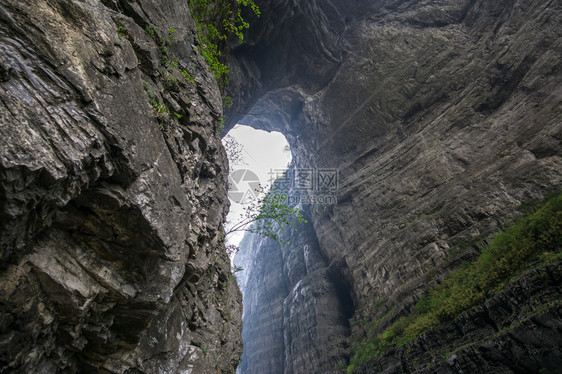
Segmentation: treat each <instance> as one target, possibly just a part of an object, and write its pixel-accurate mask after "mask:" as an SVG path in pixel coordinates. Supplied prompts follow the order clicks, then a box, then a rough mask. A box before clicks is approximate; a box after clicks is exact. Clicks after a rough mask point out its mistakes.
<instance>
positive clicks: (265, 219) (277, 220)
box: [225, 187, 307, 252]
mask: <svg viewBox="0 0 562 374" xmlns="http://www.w3.org/2000/svg"><path fill="white" fill-rule="evenodd" d="M256 192H257V193H258V195H260V196H262V197H260V198H258V199H257V200H256V201H255V202H253V203H251V204H249V205H248V206H247V207H246V208H245V210H244V213H242V215H241V217H240V220H239V221H238V222H236V223H234V224H233V225H232V227H231V228H230V229H229V230H228V231H227V232H226V234H225V237H227V236H228V235H230V234H233V233H235V232H240V231H246V232H251V233H254V234H257V235H260V236H262V237H265V238H271V239H273V240H275V241H277V242H279V243H281V244H286V242H285V241H283V240H282V239H281V236H280V235H281V233H282V232H284V231H285V230H287V229H292V230H297V225H298V224H299V223H306V222H307V221H306V220H305V219H304V217H303V214H302V211H301V210H300V209H299V208H298V207H294V208H292V207H291V206H289V205H288V204H287V203H288V194H287V193H286V192H279V191H276V190H270V191H268V192H265V190H264V188H263V187H260V188H259V189H258V190H257V191H256ZM227 247H228V249H229V252H235V251H237V250H238V248H237V247H236V246H227Z"/></svg>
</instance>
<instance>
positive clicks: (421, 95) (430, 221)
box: [229, 0, 562, 373]
mask: <svg viewBox="0 0 562 374" xmlns="http://www.w3.org/2000/svg"><path fill="white" fill-rule="evenodd" d="M260 5H261V7H262V17H261V18H260V19H259V20H257V21H256V22H257V23H256V25H255V27H254V28H253V31H251V32H250V35H249V36H248V37H247V38H246V40H247V42H246V43H244V44H242V45H241V46H239V47H238V48H236V49H234V50H233V53H232V55H233V59H234V69H233V70H234V71H235V75H234V77H233V79H232V85H231V88H230V92H231V95H232V96H233V98H235V100H234V102H235V103H238V104H237V106H235V107H234V108H232V109H231V111H230V113H229V118H230V122H231V123H230V125H232V124H234V123H243V124H248V125H251V126H254V127H256V128H261V129H266V130H276V131H281V132H282V133H284V134H285V136H286V137H287V139H288V141H289V143H290V144H291V148H292V151H293V153H294V157H295V159H297V160H298V162H299V164H300V165H301V166H302V167H303V168H308V169H313V170H318V169H337V170H339V189H338V193H337V204H333V205H325V204H324V205H322V204H316V205H313V206H312V207H311V212H310V215H311V219H310V222H311V223H312V225H313V228H314V230H313V231H314V235H313V236H312V237H311V238H309V239H307V240H312V238H315V239H314V240H316V239H317V240H318V248H319V253H320V254H321V256H319V257H320V258H322V260H321V261H320V264H321V265H320V266H324V264H327V269H328V270H329V271H330V272H333V273H335V274H341V275H342V277H343V280H344V281H343V282H342V284H345V285H346V287H347V289H348V293H349V294H350V296H351V299H352V301H353V312H352V314H353V316H354V318H353V319H352V323H351V331H352V339H351V342H353V341H360V340H361V339H362V337H364V336H365V335H364V334H365V332H366V331H367V330H368V328H369V327H370V326H371V325H372V324H373V323H374V321H377V320H380V319H381V318H382V317H383V316H386V318H385V319H384V322H383V323H381V324H380V325H379V327H378V330H377V331H379V332H380V331H382V330H383V329H384V328H386V327H387V326H388V324H389V323H391V322H392V321H395V320H396V319H397V318H398V317H400V316H402V315H405V314H407V313H408V312H409V311H410V310H411V308H412V306H413V304H414V303H415V302H416V301H417V300H418V299H419V297H420V296H421V295H422V294H423V293H424V292H425V291H426V290H427V289H428V288H430V287H432V286H433V285H434V284H435V282H436V281H439V280H440V279H441V278H442V277H443V276H444V274H446V273H447V272H448V271H450V270H451V269H452V268H455V267H456V266H458V265H459V264H460V263H461V262H462V261H463V260H470V259H473V258H474V256H475V255H476V254H478V252H479V250H480V249H481V247H482V246H483V245H485V241H484V239H487V238H489V237H490V236H491V235H492V234H493V233H495V232H498V231H500V229H501V227H503V225H504V224H506V223H508V222H510V221H511V220H513V219H514V218H515V217H516V216H518V215H520V214H521V212H520V211H519V210H518V209H517V208H518V207H519V206H520V205H521V204H522V203H525V202H528V201H533V200H540V199H542V198H544V197H546V196H548V195H550V194H551V193H555V192H557V191H559V190H560V188H561V185H562V183H561V182H562V176H561V174H560V170H562V157H561V156H562V154H561V151H562V147H561V141H562V113H561V107H562V106H561V96H560V89H561V87H562V75H561V73H560V71H561V65H560V61H561V60H562V59H561V57H562V49H561V44H560V43H561V40H562V39H561V32H560V27H559V25H560V23H561V21H562V9H561V5H560V4H559V3H558V2H555V1H538V0H536V1H525V2H522V1H515V0H501V1H495V2H489V1H483V0H465V1H422V2H419V1H408V0H400V1H382V0H381V1H361V0H358V1H337V0H333V1H314V0H311V1H306V2H292V1H278V2H269V1H265V0H264V1H261V2H260ZM307 240H305V241H307ZM466 243H476V244H473V245H466ZM252 248H253V247H252ZM242 250H244V249H242ZM250 251H251V252H253V253H255V254H256V256H257V255H258V254H260V256H262V255H263V256H264V257H263V258H262V257H259V256H258V257H257V258H255V259H254V260H253V261H254V263H255V264H258V263H263V266H264V268H267V269H269V270H267V273H268V275H267V276H268V279H269V280H270V281H269V282H267V283H265V282H263V281H262V282H261V283H259V282H257V281H253V282H252V281H251V278H250V279H249V280H248V282H249V283H248V284H245V288H244V289H245V290H248V291H246V293H245V297H246V300H250V301H248V302H250V303H251V305H260V308H263V309H264V310H267V308H268V306H271V307H272V308H271V313H270V316H269V317H268V320H269V321H277V323H279V321H281V320H284V319H285V318H286V317H287V316H288V314H286V313H287V311H285V310H281V309H280V308H279V303H280V300H279V298H280V296H279V295H280V293H276V294H275V295H276V296H275V297H273V296H272V297H271V298H269V297H268V296H267V295H265V294H264V292H265V290H263V289H262V288H261V287H266V285H267V288H268V289H277V288H279V289H283V287H285V291H286V293H287V295H288V292H290V290H291V289H292V288H291V287H292V286H287V285H286V283H283V282H286V281H285V279H287V276H288V274H289V273H290V272H291V271H292V270H290V269H289V270H288V269H287V268H286V267H281V266H272V267H268V266H270V265H268V261H271V262H273V261H276V263H281V262H279V261H280V259H279V258H277V257H279V255H268V256H269V257H268V256H266V255H265V253H266V251H264V252H262V251H260V250H258V249H251V250H250ZM276 256H277V257H276ZM275 269H277V270H276V271H277V273H274V271H275ZM305 278H306V276H303V277H301V278H299V279H297V280H296V283H298V282H299V280H304V279H305ZM256 279H257V278H256ZM275 280H278V282H279V283H274V281H275ZM296 283H294V284H296ZM556 290H557V291H556V292H558V291H559V289H556ZM285 297H286V299H284V302H289V301H288V300H290V299H291V298H290V297H288V296H285ZM529 302H530V301H529ZM380 305H386V306H387V307H383V308H381V307H380ZM308 307H309V306H307V305H306V303H302V304H301V305H300V307H299V308H296V309H295V310H293V311H291V313H300V314H302V315H305V314H306V313H308V312H310V310H308V309H307V308H308ZM557 308H558V307H557ZM312 313H313V314H314V315H315V316H319V315H320V314H321V312H319V311H317V312H312ZM548 313H549V314H548V316H549V317H548V319H550V321H551V322H549V323H551V324H553V325H552V326H554V325H558V324H559V310H558V309H554V310H551V311H550V312H548ZM249 315H250V314H247V316H249ZM248 318H249V317H248ZM360 321H365V324H366V325H367V327H364V326H363V325H362V323H361V322H360ZM264 323H265V322H264ZM267 323H269V322H267ZM245 326H246V328H249V326H252V327H251V329H252V330H260V327H264V326H265V325H262V322H260V320H258V319H254V320H253V319H248V320H245ZM278 326H279V325H278ZM299 328H300V327H299ZM299 328H297V327H293V325H283V329H284V331H283V334H281V332H280V331H278V330H275V332H273V331H272V332H271V333H266V331H267V330H265V329H262V330H261V331H264V332H263V333H264V334H267V336H268V337H261V341H262V344H261V346H264V345H266V343H267V345H270V346H276V347H282V348H283V352H284V354H283V357H287V355H289V354H290V352H291V347H292V345H293V344H295V341H294V340H283V341H281V340H280V339H281V336H287V335H289V336H293V335H295V334H297V335H298V333H299ZM530 331H533V329H531V330H530ZM555 331H556V332H555V334H556V335H557V336H559V333H560V330H559V329H558V330H555ZM244 334H246V333H244ZM530 334H532V332H531V333H530ZM538 334H539V333H538ZM539 335H540V334H539ZM320 340H321V339H320ZM539 340H540V339H539ZM303 341H304V340H303ZM541 341H543V340H541ZM442 342H445V340H442ZM519 343H520V346H519V347H520V350H519V351H517V350H515V351H517V352H521V354H522V355H527V356H528V357H531V358H530V359H529V360H530V361H533V360H534V361H536V362H541V360H543V356H542V354H541V353H540V352H542V351H541V350H540V349H539V350H532V349H527V348H525V347H529V346H528V345H527V343H525V342H519ZM519 343H518V340H517V339H514V340H511V341H510V343H509V344H515V345H517V344H519ZM443 344H445V345H444V346H443V347H442V348H443V350H446V349H447V348H448V349H450V350H453V347H451V346H448V345H449V344H453V343H450V341H449V342H448V343H443ZM463 344H464V343H463ZM537 344H539V345H540V344H542V343H537ZM545 344H546V343H545ZM301 347H302V349H304V351H301V352H300V353H299V354H300V355H301V356H304V355H306V354H307V352H309V353H310V356H309V357H313V358H312V359H311V360H312V361H311V363H309V364H307V365H308V366H301V367H302V368H303V369H302V370H303V371H299V370H300V369H299V368H298V367H292V368H289V366H288V365H289V364H290V362H288V361H285V363H284V364H283V366H277V367H276V371H272V372H276V373H282V372H284V373H293V372H294V373H298V372H303V373H304V372H307V371H306V370H307V369H304V368H305V367H306V368H309V367H318V368H323V367H325V366H324V365H326V363H327V362H328V361H329V360H330V359H329V357H330V356H329V355H321V356H314V355H313V354H312V353H313V352H315V351H317V350H318V349H319V348H318V347H319V346H318V345H317V344H315V343H311V344H308V345H306V344H303V345H302V346H301ZM256 349H257V348H256ZM280 349H281V348H279V351H280ZM515 351H512V352H515ZM471 352H472V353H471V354H469V355H466V356H464V358H463V360H462V362H461V363H460V364H459V365H460V366H458V367H457V370H461V369H462V370H468V371H471V370H473V369H474V368H476V369H474V370H477V371H478V370H480V371H482V372H484V371H485V370H487V369H486V367H487V366H481V365H479V364H478V363H479V362H481V361H479V360H480V358H481V357H480V358H479V355H482V354H483V353H482V352H480V351H478V350H473V351H471ZM502 352H503V353H502ZM276 354H277V353H276ZM400 354H403V352H402V353H400ZM494 354H495V355H497V362H508V361H509V358H508V357H509V355H508V353H505V352H504V351H502V350H496V351H495V353H494ZM245 355H246V356H247V357H254V356H255V357H257V356H258V351H257V350H253V348H252V347H251V346H248V348H247V350H246V352H245ZM502 355H503V356H502ZM404 357H407V356H398V358H397V359H398V360H401V359H404V360H407V359H406V358H404ZM278 359H280V358H279V357H278V358H276V360H278ZM424 359H428V360H429V359H435V360H437V359H439V356H438V355H437V356H434V358H431V357H426V358H424ZM558 359H559V358H557V360H558ZM269 360H270V361H271V360H273V359H271V358H270V359H269ZM297 361H298V360H293V361H292V362H297ZM260 362H261V361H259V360H257V361H251V362H248V363H245V364H244V365H245V366H244V367H245V368H246V369H245V370H244V371H242V372H243V373H257V372H259V370H257V369H256V368H259V367H260V366H259V365H261V363H260ZM545 362H546V361H545ZM555 363H558V364H559V361H552V362H550V363H549V364H548V365H547V366H548V367H552V365H554V364H555ZM498 365H499V366H498V368H497V370H498V371H502V370H503V371H510V370H514V368H513V367H509V366H501V365H502V364H498ZM547 366H545V367H547ZM415 367H417V366H408V365H404V366H402V370H405V371H411V372H415V371H416V370H417V369H415ZM469 368H472V369H470V370H469ZM383 369H384V368H382V367H380V366H376V369H373V370H375V371H376V370H383ZM323 370H324V369H322V370H321V371H319V372H324V371H323ZM332 370H333V371H338V370H341V369H339V368H336V367H334V368H333V369H332ZM364 370H367V369H364ZM326 371H328V369H326ZM309 372H310V371H309ZM365 372H368V371H365Z"/></svg>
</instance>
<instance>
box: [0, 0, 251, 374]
mask: <svg viewBox="0 0 562 374" xmlns="http://www.w3.org/2000/svg"><path fill="white" fill-rule="evenodd" d="M0 45H1V46H2V48H1V49H0V113H1V115H0V118H1V119H0V133H1V136H0V142H1V146H0V225H1V229H0V230H1V231H0V233H1V236H0V243H1V244H0V245H1V259H0V336H1V338H0V371H2V372H20V373H24V372H25V373H58V372H69V373H70V372H81V373H88V372H104V373H156V372H160V373H191V372H193V373H210V372H213V373H215V372H217V371H220V370H222V371H223V372H233V371H234V369H235V367H236V365H237V363H238V360H239V357H240V353H241V339H240V330H241V322H240V318H241V303H240V301H241V300H240V293H239V291H238V288H237V286H236V284H235V282H233V278H232V275H231V272H230V264H229V259H228V257H227V255H226V253H225V250H224V245H223V244H222V240H221V238H222V237H223V235H224V234H223V228H222V222H223V220H224V217H225V214H226V211H227V209H228V201H227V199H226V187H225V186H226V179H225V178H226V175H227V172H228V166H227V161H226V157H225V153H224V150H223V148H222V146H221V144H220V137H219V133H218V132H219V131H218V123H219V120H220V117H221V115H222V108H221V97H220V92H219V89H218V87H217V84H216V82H215V81H214V79H213V77H212V75H211V73H210V72H209V71H208V68H207V67H206V64H205V62H204V60H203V58H202V57H201V54H200V48H199V42H198V40H197V37H196V28H195V24H194V22H193V20H192V19H191V16H190V14H189V9H188V7H187V1H172V0H158V1H152V0H151V1H148V0H146V1H145V0H139V1H125V0H103V1H94V0H86V1H76V0H55V1H46V0H45V1H30V0H24V1H21V0H2V1H0ZM188 77H189V78H190V79H187V78H188Z"/></svg>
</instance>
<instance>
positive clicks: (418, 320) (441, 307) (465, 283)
mask: <svg viewBox="0 0 562 374" xmlns="http://www.w3.org/2000/svg"><path fill="white" fill-rule="evenodd" d="M561 245H562V193H561V194H558V195H557V196H555V197H553V198H551V199H550V200H548V201H547V202H546V203H545V204H544V205H543V206H542V207H540V208H539V209H538V210H536V211H535V212H534V213H531V214H527V215H525V216H523V217H521V218H519V219H518V220H516V222H515V223H514V224H512V225H511V226H510V227H509V228H507V229H506V230H504V231H503V232H501V233H499V234H498V235H496V236H495V237H494V239H493V240H492V241H491V243H490V244H489V245H488V246H487V247H486V248H485V249H484V250H483V251H482V253H481V254H480V256H479V257H478V259H477V260H476V261H474V262H470V263H465V264H463V266H461V267H460V268H459V269H457V270H455V271H453V272H452V273H450V274H449V275H448V276H447V277H446V278H445V280H444V281H443V283H441V284H440V285H439V286H437V287H436V288H434V289H432V290H431V291H429V292H428V293H427V294H426V295H424V296H423V297H422V298H421V299H420V300H419V302H418V303H417V304H416V313H414V314H412V315H411V316H408V317H402V318H400V319H399V320H398V321H396V322H395V323H394V324H392V325H391V326H390V327H388V328H387V329H386V330H385V331H384V332H383V333H382V334H379V335H377V336H375V337H373V338H371V339H367V340H365V341H364V342H363V343H362V345H361V346H360V348H359V349H358V350H357V352H356V354H355V356H354V357H353V358H352V360H351V363H350V365H349V367H348V373H351V372H352V371H353V370H354V369H355V368H356V367H357V366H359V365H361V364H362V363H364V362H365V361H367V360H368V359H373V358H374V359H376V358H377V357H379V356H380V355H381V354H382V353H383V352H384V351H385V350H387V349H390V348H393V347H397V346H400V345H403V344H405V343H407V342H408V341H410V340H412V339H414V338H416V337H417V336H419V335H420V334H421V333H423V332H425V331H428V330H431V329H433V328H435V327H437V326H439V325H440V324H443V323H446V322H448V321H451V320H452V319H454V318H455V317H457V316H458V315H459V314H461V313H463V312H465V311H467V310H468V309H470V308H472V307H473V306H475V305H477V304H480V303H483V302H484V301H486V298H487V297H489V296H490V294H491V293H492V292H493V291H494V290H498V288H500V289H501V286H502V285H503V284H504V283H505V282H506V281H508V280H509V279H510V278H512V277H513V276H515V275H517V274H518V273H520V272H521V271H522V270H523V269H524V268H525V267H526V266H528V264H529V263H530V262H531V261H534V260H540V261H544V260H545V259H547V258H553V257H559V255H560V253H554V252H553V251H556V252H559V251H560V247H561ZM547 254H549V255H548V256H547Z"/></svg>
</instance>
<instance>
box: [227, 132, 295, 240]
mask: <svg viewBox="0 0 562 374" xmlns="http://www.w3.org/2000/svg"><path fill="white" fill-rule="evenodd" d="M222 143H223V145H224V147H225V149H226V153H227V156H228V160H229V165H230V170H229V178H228V198H229V200H230V210H229V213H228V216H227V219H226V224H225V230H226V232H229V230H230V228H232V227H233V226H234V225H236V224H237V223H238V222H240V220H241V217H242V216H243V214H244V212H245V209H246V208H247V207H248V206H249V205H251V204H254V203H255V202H256V199H257V198H258V197H259V192H257V191H256V190H258V189H259V188H260V187H261V188H262V189H264V190H267V189H269V187H270V186H271V184H272V183H273V181H274V180H275V178H276V177H277V176H279V175H281V174H282V173H284V172H285V171H286V170H287V168H288V166H289V164H290V163H291V160H292V152H291V148H290V146H289V142H288V141H287V139H286V138H285V136H284V135H283V134H281V133H280V132H277V131H271V132H268V131H264V130H257V129H255V128H253V127H250V126H246V125H241V124H237V125H236V126H234V127H233V128H232V129H231V130H230V131H228V133H227V134H226V135H225V136H224V137H223V140H222ZM243 237H244V231H237V232H233V233H232V234H231V235H228V236H227V237H226V242H227V244H231V245H235V246H238V245H239V243H240V241H241V240H242V238H243Z"/></svg>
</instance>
